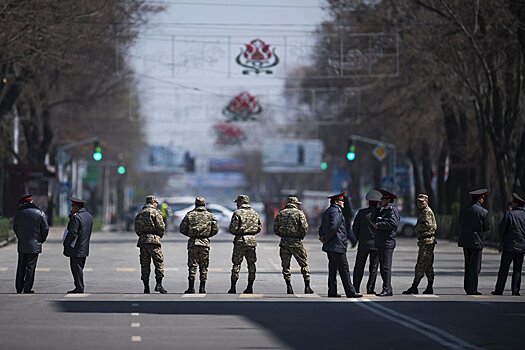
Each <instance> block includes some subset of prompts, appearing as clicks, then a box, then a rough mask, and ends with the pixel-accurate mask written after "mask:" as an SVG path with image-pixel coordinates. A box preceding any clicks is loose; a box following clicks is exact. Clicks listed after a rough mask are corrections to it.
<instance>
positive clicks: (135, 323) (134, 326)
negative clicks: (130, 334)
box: [131, 322, 140, 328]
mask: <svg viewBox="0 0 525 350" xmlns="http://www.w3.org/2000/svg"><path fill="white" fill-rule="evenodd" d="M139 327H140V323H138V322H134V323H132V324H131V328H139Z"/></svg>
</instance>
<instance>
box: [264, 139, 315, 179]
mask: <svg viewBox="0 0 525 350" xmlns="http://www.w3.org/2000/svg"><path fill="white" fill-rule="evenodd" d="M322 156H323V143H322V142H321V140H317V139H310V140H301V139H269V140H265V141H264V144H263V149H262V167H263V171H265V172H268V173H286V172H288V173H309V172H318V171H321V168H320V164H321V162H322Z"/></svg>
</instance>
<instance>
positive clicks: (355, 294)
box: [346, 293, 363, 298]
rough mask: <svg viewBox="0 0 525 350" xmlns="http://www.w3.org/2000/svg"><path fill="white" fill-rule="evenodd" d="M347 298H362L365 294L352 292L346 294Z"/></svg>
mask: <svg viewBox="0 0 525 350" xmlns="http://www.w3.org/2000/svg"><path fill="white" fill-rule="evenodd" d="M346 297H347V298H362V297H363V296H362V295H361V294H359V293H352V294H348V295H347V296H346Z"/></svg>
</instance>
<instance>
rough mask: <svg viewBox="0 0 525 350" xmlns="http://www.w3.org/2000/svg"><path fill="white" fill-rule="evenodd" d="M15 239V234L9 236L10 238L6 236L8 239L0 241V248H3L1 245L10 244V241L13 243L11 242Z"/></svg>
mask: <svg viewBox="0 0 525 350" xmlns="http://www.w3.org/2000/svg"><path fill="white" fill-rule="evenodd" d="M15 241H16V237H15V236H13V237H11V238H8V239H6V240H4V241H1V242H0V248H3V247H5V246H8V245H9V244H11V243H13V242H15Z"/></svg>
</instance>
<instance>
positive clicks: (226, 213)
mask: <svg viewBox="0 0 525 350" xmlns="http://www.w3.org/2000/svg"><path fill="white" fill-rule="evenodd" d="M193 208H195V205H194V204H191V205H189V206H187V207H185V208H182V209H180V210H177V211H174V212H173V215H172V222H173V224H174V225H175V226H176V227H177V228H178V227H179V226H180V223H181V222H182V219H184V216H185V215H186V214H187V213H188V212H189V211H190V210H192V209H193ZM206 208H207V209H208V211H209V212H211V213H212V214H213V215H214V216H215V218H216V219H217V222H218V224H219V227H220V228H221V229H222V230H227V229H228V228H229V226H230V220H231V218H232V215H233V211H232V210H230V209H228V208H226V207H225V206H223V205H220V204H214V203H207V204H206Z"/></svg>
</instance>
